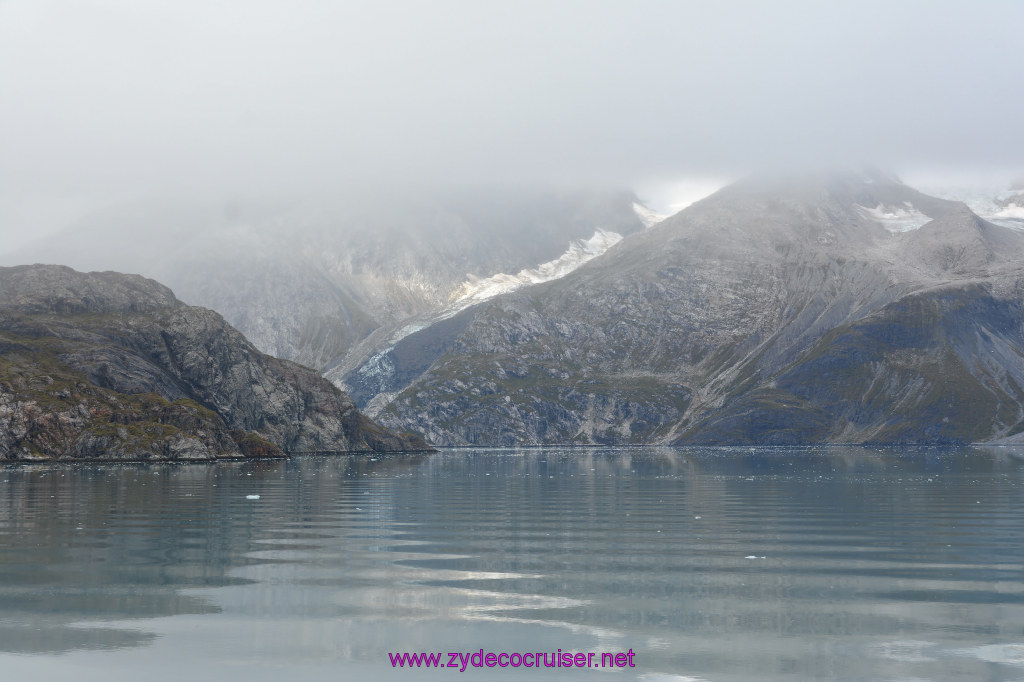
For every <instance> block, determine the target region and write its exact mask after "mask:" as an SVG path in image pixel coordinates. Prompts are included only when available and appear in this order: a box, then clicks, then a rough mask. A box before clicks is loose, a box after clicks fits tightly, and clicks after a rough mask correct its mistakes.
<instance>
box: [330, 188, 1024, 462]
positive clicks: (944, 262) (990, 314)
mask: <svg viewBox="0 0 1024 682" xmlns="http://www.w3.org/2000/svg"><path fill="white" fill-rule="evenodd" d="M1022 283H1024V233H1022V232H1021V231H1020V230H1017V229H1014V228H1013V227H1012V226H1005V225H996V224H994V223H991V222H988V221H986V220H984V219H982V218H980V217H979V216H977V215H976V214H975V213H973V212H972V211H971V210H970V209H969V208H968V207H967V206H966V205H965V204H963V203H960V202H955V201H949V200H943V199H939V198H935V197H931V196H928V195H925V194H922V193H920V192H918V191H916V190H914V189H912V188H910V187H907V186H905V185H903V184H902V183H900V182H899V181H898V180H897V179H895V178H893V177H889V176H887V175H884V174H881V173H877V172H869V173H835V174H830V175H814V176H811V175H808V176H802V177H788V178H754V179H750V180H745V181H741V182H738V183H736V184H733V185H731V186H729V187H727V188H725V189H723V190H721V191H720V192H718V193H716V194H715V195H713V196H711V197H708V198H706V199H704V200H702V201H700V202H697V203H696V204H694V205H693V206H691V207H689V208H687V209H685V210H683V211H682V212H680V213H679V214H677V215H675V216H673V217H671V218H670V219H668V220H666V221H664V222H662V223H660V224H658V225H656V226H655V227H653V228H651V229H649V230H647V231H645V232H642V233H639V234H635V235H633V236H631V237H629V238H626V239H623V240H622V241H621V242H620V243H618V244H616V245H615V246H614V247H612V248H610V249H609V250H608V251H607V252H606V253H605V254H603V255H601V256H600V257H597V258H594V259H593V260H591V261H590V262H588V263H586V264H585V265H583V266H581V267H580V268H578V269H577V270H575V271H573V272H572V273H570V274H568V275H566V276H565V277H563V278H561V279H558V280H556V281H552V282H549V283H546V284H540V285H537V286H533V287H530V288H528V289H521V290H519V291H517V292H513V293H511V294H508V295H505V296H501V297H498V298H495V299H492V300H490V301H487V302H485V303H482V304H479V305H477V306H474V307H473V308H470V309H467V310H465V311H462V312H461V313H459V314H458V315H456V316H454V317H451V318H449V319H447V320H444V321H442V322H439V323H437V324H433V325H428V326H426V327H424V328H423V329H420V330H417V331H415V332H414V333H411V334H408V335H406V336H404V337H403V338H401V339H399V340H398V341H397V342H396V343H392V344H386V345H385V344H383V343H382V344H381V347H379V348H377V349H375V350H374V352H372V353H368V354H367V356H368V357H367V359H366V361H365V362H363V363H362V364H361V365H360V366H358V367H354V368H352V369H350V370H349V371H348V372H347V373H346V374H345V375H344V376H343V377H341V383H342V384H343V385H345V386H347V387H348V388H349V390H350V391H351V392H352V394H353V396H354V397H355V398H356V399H357V401H358V402H359V403H360V404H363V405H367V406H368V410H369V412H370V414H372V415H375V416H376V417H377V418H378V419H379V420H380V421H381V422H382V423H384V424H387V425H390V426H392V427H400V428H410V429H417V430H419V431H420V432H422V433H425V434H426V435H427V438H428V440H429V441H431V442H433V443H436V444H445V445H465V444H480V445H511V444H522V443H666V444H679V443H718V444H724V443H776V444H797V443H821V442H857V443H860V442H879V443H910V442H913V443H921V442H927V443H939V442H964V441H993V440H999V439H1007V438H1010V439H1012V438H1014V437H1015V436H1016V437H1019V436H1018V434H1020V433H1021V432H1022V431H1024V307H1022V295H1021V294H1022ZM335 378H337V377H335Z"/></svg>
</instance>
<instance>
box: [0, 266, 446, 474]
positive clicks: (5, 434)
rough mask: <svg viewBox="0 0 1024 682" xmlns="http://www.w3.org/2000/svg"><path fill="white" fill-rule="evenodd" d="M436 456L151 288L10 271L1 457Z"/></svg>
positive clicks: (2, 287) (107, 278) (2, 344)
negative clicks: (408, 452) (396, 453)
mask: <svg viewBox="0 0 1024 682" xmlns="http://www.w3.org/2000/svg"><path fill="white" fill-rule="evenodd" d="M425 447H426V445H425V444H424V443H423V440H422V439H421V438H419V437H417V436H413V435H411V434H396V433H393V432H391V431H389V430H388V429H386V428H382V427H380V426H379V425H377V424H375V423H374V422H372V421H371V420H369V419H367V418H366V417H365V416H363V415H362V414H360V412H359V410H357V409H356V406H355V405H354V404H353V403H352V401H351V400H350V399H349V398H348V396H346V395H345V394H343V393H342V392H341V391H339V390H338V389H337V388H336V387H335V386H333V385H332V384H330V383H329V382H328V381H326V380H325V379H323V378H322V377H320V376H319V375H318V374H317V373H316V372H314V371H312V370H310V369H307V368H305V367H301V366H299V365H296V364H294V363H291V362H288V361H286V360H279V359H277V358H273V357H270V356H267V355H264V354H263V353H261V352H259V351H258V350H257V349H256V348H254V347H253V346H252V344H250V343H249V342H248V341H246V340H245V338H244V337H243V336H242V335H241V334H240V333H239V332H238V331H236V330H235V329H233V328H232V327H231V326H229V325H228V324H227V323H226V322H225V321H224V319H223V318H222V317H221V316H220V315H218V314H217V313H215V312H213V311H211V310H207V309H205V308H197V307H192V306H187V305H185V304H183V303H181V302H180V301H178V300H177V299H176V298H175V297H174V295H173V294H172V293H171V291H170V290H169V289H167V288H166V287H164V286H162V285H160V284H158V283H157V282H154V281H153V280H148V279H144V278H142V277H139V276H137V275H122V274H118V273H113V272H103V273H81V272H76V271H74V270H72V269H70V268H67V267H63V266H53V265H49V266H47V265H35V266H20V267H12V268H0V461H2V460H20V461H37V460H79V461H81V460H85V461H93V460H210V459H220V458H225V457H256V456H273V455H277V456H280V455H283V454H285V453H294V452H324V451H331V452H336V451H395V450H416V449H424V448H425Z"/></svg>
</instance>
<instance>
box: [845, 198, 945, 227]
mask: <svg viewBox="0 0 1024 682" xmlns="http://www.w3.org/2000/svg"><path fill="white" fill-rule="evenodd" d="M857 208H858V209H860V212H861V213H863V214H864V216H865V217H866V218H870V219H871V220H874V221H876V222H878V223H881V224H882V226H883V227H885V229H887V230H889V231H890V232H910V231H911V230H916V229H917V228H919V227H921V226H922V225H925V224H926V223H929V222H931V220H932V219H931V218H929V217H928V216H926V215H925V214H924V213H921V212H920V211H918V210H917V209H916V208H914V205H913V204H911V203H910V202H909V201H905V202H903V206H883V205H882V204H879V205H878V206H875V207H874V208H868V207H867V206H858V207H857Z"/></svg>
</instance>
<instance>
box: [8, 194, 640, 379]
mask: <svg viewBox="0 0 1024 682" xmlns="http://www.w3.org/2000/svg"><path fill="white" fill-rule="evenodd" d="M634 201H635V198H634V197H633V195H632V194H631V193H629V192H616V191H608V192H604V191H594V192H583V191H573V192H568V191H565V192H562V191H550V190H530V189H506V190H501V191H497V190H474V191H472V192H446V193H435V194H431V195H429V196H428V195H426V194H424V193H406V194H401V193H399V192H398V191H395V192H394V193H392V194H383V193H381V194H378V195H367V194H361V195H339V196H336V197H333V198H330V199H325V198H323V197H314V198H307V199H302V200H291V201H276V202H275V201H269V200H249V201H242V200H239V201H234V200H232V201H226V202H207V203H200V202H173V201H165V202H151V203H144V204H138V205H134V206H122V207H114V208H111V209H109V210H105V211H100V212H97V213H95V214H93V215H91V216H89V217H87V218H85V219H83V220H82V221H81V222H80V223H78V224H76V225H73V226H71V227H70V228H69V229H68V230H67V231H66V232H64V233H61V234H59V235H57V236H56V237H54V238H52V239H48V240H45V241H43V242H42V243H40V244H38V245H36V246H34V247H32V248H28V249H24V250H22V251H20V252H18V253H15V254H12V255H10V256H8V257H7V260H8V262H17V263H24V262H35V261H42V262H58V263H63V264H66V265H70V266H72V267H76V268H78V269H88V270H107V269H110V270H119V271H123V272H137V273H140V274H143V275H145V276H147V277H152V278H154V279H157V280H158V281H161V282H164V283H166V284H168V285H169V286H170V287H171V288H172V289H173V290H174V291H175V292H176V293H177V295H178V296H180V297H181V298H182V300H184V301H187V302H188V303H190V304H194V305H201V306H204V307H207V308H211V309H213V310H216V311H217V312H219V313H221V314H222V315H224V317H225V318H226V319H227V320H228V322H229V323H231V324H232V325H233V326H235V327H236V328H238V329H239V330H240V331H241V332H242V333H243V334H245V336H246V337H247V338H249V339H250V340H251V341H252V342H253V343H254V344H255V345H256V347H257V348H259V349H260V350H262V351H263V352H266V353H269V354H271V355H274V356H277V357H283V358H287V359H290V360H294V361H296V362H300V363H302V364H304V365H307V366H310V367H313V368H315V369H318V370H321V371H322V370H325V369H328V368H330V367H333V366H336V365H339V364H342V363H344V362H345V361H346V358H347V355H348V353H349V351H350V350H351V349H352V348H353V346H355V345H356V344H358V343H359V342H360V341H361V340H363V339H365V338H366V337H367V336H369V335H370V334H371V333H373V332H374V331H376V330H382V331H381V333H385V332H384V331H383V330H387V331H386V333H388V334H391V333H393V332H394V331H395V330H396V329H400V328H401V327H402V326H403V325H405V324H406V323H407V321H409V320H411V319H412V318H415V317H417V316H426V317H428V318H430V317H431V316H432V315H434V314H435V313H437V312H439V311H443V310H445V309H447V308H449V307H450V306H453V305H456V306H457V305H459V304H460V303H459V302H460V301H462V300H465V301H466V302H470V301H477V300H483V299H485V298H487V297H489V296H491V295H494V294H495V293H498V292H500V291H505V290H510V289H512V288H515V286H516V280H517V278H519V275H520V274H522V275H523V277H522V279H523V280H524V281H541V280H543V279H545V277H547V278H550V277H548V276H549V275H552V274H562V272H567V271H570V270H571V269H572V268H573V267H575V266H576V265H578V264H579V263H580V262H582V261H583V260H585V259H586V258H587V257H592V256H593V255H594V254H595V253H599V252H601V251H603V250H604V249H606V248H608V246H610V245H611V244H613V243H614V242H615V241H616V240H617V239H618V238H620V237H621V236H623V235H627V234H631V233H633V232H637V231H639V230H641V229H643V227H644V225H645V222H644V221H647V222H650V221H651V220H652V219H653V218H652V216H651V215H650V214H647V213H645V214H644V217H643V219H641V216H640V215H638V213H637V212H636V210H635V209H634V207H633V202H634ZM545 264H547V265H548V267H549V269H551V270H558V271H560V272H553V273H548V272H546V271H544V269H543V268H544V265H545Z"/></svg>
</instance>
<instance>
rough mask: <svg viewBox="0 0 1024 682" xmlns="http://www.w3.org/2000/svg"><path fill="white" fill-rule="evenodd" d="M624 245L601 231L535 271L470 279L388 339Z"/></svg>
mask: <svg viewBox="0 0 1024 682" xmlns="http://www.w3.org/2000/svg"><path fill="white" fill-rule="evenodd" d="M620 241H622V235H621V234H619V233H618V232H611V231H610V230H602V229H597V230H595V231H594V235H593V236H592V237H590V239H576V240H573V241H572V242H570V243H569V248H568V249H566V251H565V253H563V254H562V255H561V256H559V257H558V258H556V259H554V260H550V261H548V262H547V263H541V264H540V265H538V266H537V267H535V268H524V269H522V270H520V271H519V272H518V273H517V274H515V275H510V274H508V273H504V272H499V273H498V274H496V275H491V276H490V277H474V276H473V275H470V276H469V279H468V280H466V281H465V282H463V283H462V285H460V286H459V287H458V288H456V290H455V293H454V294H452V297H451V302H450V303H449V304H448V305H446V306H445V307H444V308H442V309H441V310H438V311H435V312H431V313H426V314H423V315H420V316H417V317H415V318H413V319H412V320H411V321H410V322H409V324H406V325H404V326H402V327H401V328H399V329H398V330H396V331H395V332H394V333H392V334H391V336H390V337H389V338H388V343H389V344H391V345H392V346H394V344H396V343H398V342H399V341H401V340H402V339H404V338H405V337H406V336H409V335H410V334H414V333H416V332H418V331H420V330H421V329H425V328H427V327H429V326H430V325H432V324H435V323H437V322H440V321H442V320H447V319H449V318H451V317H454V316H455V315H457V314H458V313H460V312H462V311H463V310H465V309H466V308H468V307H470V306H472V305H475V304H477V303H480V302H482V301H486V300H488V299H491V298H494V297H495V296H500V295H502V294H507V293H509V292H512V291H515V290H516V289H520V288H522V287H525V286H529V285H531V284H542V283H544V282H550V281H552V280H556V279H559V278H561V277H565V276H566V275H568V274H569V273H570V272H572V271H573V270H575V269H576V268H578V267H580V266H581V265H583V264H584V263H586V262H587V261H590V260H593V259H594V258H597V257H598V256H600V255H601V254H603V253H604V252H605V251H607V250H608V249H610V248H611V247H613V246H615V245H616V244H618V243H619V242H620ZM388 350H390V349H388ZM384 353H387V351H384ZM377 360H378V358H376V357H374V358H373V359H371V360H370V361H369V362H370V363H373V362H376V361H377ZM380 369H381V371H382V372H384V374H387V373H388V372H389V371H390V369H389V368H387V367H384V366H382V367H381V368H380ZM360 371H361V370H360ZM332 381H333V379H332ZM339 385H341V384H339Z"/></svg>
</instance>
